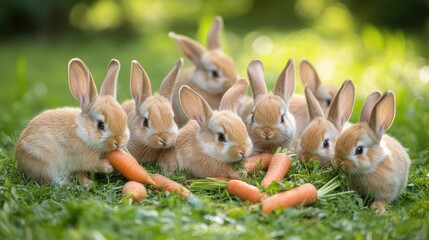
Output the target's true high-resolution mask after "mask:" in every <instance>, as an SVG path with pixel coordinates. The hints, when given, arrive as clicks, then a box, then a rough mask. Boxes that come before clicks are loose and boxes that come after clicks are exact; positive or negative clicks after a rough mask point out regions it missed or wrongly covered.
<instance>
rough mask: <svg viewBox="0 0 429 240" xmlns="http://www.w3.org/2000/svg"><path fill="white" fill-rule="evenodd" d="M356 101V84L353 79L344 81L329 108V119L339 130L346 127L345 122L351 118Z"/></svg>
mask: <svg viewBox="0 0 429 240" xmlns="http://www.w3.org/2000/svg"><path fill="white" fill-rule="evenodd" d="M354 102H355V86H354V84H353V82H352V80H350V79H348V80H346V81H344V82H343V85H342V86H341V88H340V90H339V91H338V93H337V95H335V97H334V100H332V103H331V106H329V110H328V120H329V121H330V122H332V123H333V124H334V126H335V127H336V128H337V130H338V131H340V132H341V130H342V129H343V127H344V124H345V123H346V122H347V121H348V120H349V119H350V116H351V115H352V112H353V105H354Z"/></svg>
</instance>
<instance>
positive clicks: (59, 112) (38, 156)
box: [15, 58, 130, 187]
mask: <svg viewBox="0 0 429 240" xmlns="http://www.w3.org/2000/svg"><path fill="white" fill-rule="evenodd" d="M119 69H120V63H119V62H118V61H117V60H115V59H112V61H111V62H110V64H109V67H108V73H107V75H106V77H105V79H104V82H103V85H102V87H101V90H100V95H98V93H97V88H96V85H95V83H94V80H93V78H92V75H91V73H90V71H89V70H88V67H87V66H86V65H85V63H84V62H83V61H82V60H80V59H79V58H73V59H71V60H70V62H69V65H68V70H69V71H68V76H69V84H70V90H71V92H72V95H73V96H74V97H75V98H76V99H77V100H79V102H80V109H79V108H72V107H63V108H58V109H52V110H46V111H44V112H42V113H40V114H39V115H37V116H36V117H34V118H33V119H32V120H31V121H30V123H29V124H28V126H27V127H26V128H25V129H24V131H23V132H22V134H21V136H20V137H19V139H18V142H17V145H16V153H15V156H16V161H17V165H18V167H19V168H21V169H22V170H23V171H24V174H25V175H26V176H27V177H29V178H30V179H34V180H35V181H37V182H38V183H41V184H58V185H60V186H64V185H67V184H69V183H70V176H71V175H74V176H76V177H78V179H79V180H80V183H81V184H82V185H84V186H86V187H89V186H91V184H92V181H91V180H89V179H88V175H87V172H103V173H110V172H112V171H113V168H112V166H111V165H110V163H109V162H108V161H107V160H106V159H104V154H105V153H106V152H109V151H112V150H115V149H122V148H124V147H125V146H126V144H127V142H128V140H129V135H130V134H129V130H128V127H127V114H126V113H125V112H124V111H123V110H122V108H121V106H120V105H119V103H118V102H117V101H116V84H117V78H118V72H119Z"/></svg>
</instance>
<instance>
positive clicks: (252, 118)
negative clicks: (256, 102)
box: [250, 113, 255, 123]
mask: <svg viewBox="0 0 429 240" xmlns="http://www.w3.org/2000/svg"><path fill="white" fill-rule="evenodd" d="M250 121H252V123H254V122H255V114H253V113H252V117H251V118H250Z"/></svg>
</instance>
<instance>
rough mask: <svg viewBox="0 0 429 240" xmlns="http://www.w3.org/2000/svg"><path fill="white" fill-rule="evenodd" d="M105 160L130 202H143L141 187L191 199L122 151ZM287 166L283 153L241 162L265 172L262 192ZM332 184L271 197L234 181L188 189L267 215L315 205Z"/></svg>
mask: <svg viewBox="0 0 429 240" xmlns="http://www.w3.org/2000/svg"><path fill="white" fill-rule="evenodd" d="M106 158H107V160H108V161H109V162H110V164H112V166H113V167H114V168H115V169H116V170H118V171H119V172H120V173H121V174H122V175H124V176H125V177H126V178H127V179H128V180H129V182H127V183H126V184H125V185H124V187H123V191H122V193H123V195H124V196H128V197H130V198H132V199H133V200H134V201H141V200H142V199H144V198H146V195H147V193H146V188H145V186H144V184H149V185H151V186H153V187H154V188H155V189H156V190H158V191H163V190H166V191H169V192H172V193H176V194H179V196H181V197H182V198H184V199H186V198H188V197H189V196H190V195H191V192H190V191H189V189H187V188H186V187H184V186H183V185H181V184H179V183H177V182H175V181H173V180H171V179H169V178H167V177H165V176H163V175H161V174H153V175H152V176H150V174H149V173H148V172H147V171H146V170H145V169H144V168H143V166H141V165H140V164H139V163H138V162H137V161H136V159H135V158H134V157H133V156H132V155H130V154H129V153H127V152H125V151H123V150H115V151H112V152H109V153H107V154H106ZM291 165H292V160H291V158H290V157H289V156H288V155H287V154H284V153H275V154H274V155H272V154H269V153H262V154H259V155H256V156H253V157H250V158H248V159H247V160H246V162H244V168H245V169H246V171H247V172H248V173H253V172H255V171H256V170H258V169H260V170H267V171H266V174H265V176H264V178H263V180H262V181H261V187H263V188H267V187H268V186H269V185H270V184H272V183H275V182H276V183H277V182H280V181H281V180H282V179H283V178H284V177H285V176H286V175H287V173H288V171H289V169H290V167H291ZM334 181H335V178H334V179H332V180H331V181H329V182H328V183H327V184H325V186H323V187H322V188H320V189H319V190H317V188H316V187H315V186H314V185H313V184H311V183H305V184H302V185H301V186H298V187H295V188H292V189H290V190H287V191H284V192H280V193H277V194H274V195H272V196H269V195H268V194H266V193H265V192H263V191H261V190H260V189H259V188H258V187H256V186H253V185H251V184H248V183H246V182H244V181H241V180H237V179H233V180H230V179H219V178H207V179H206V180H193V181H191V182H192V184H191V188H193V189H208V188H225V189H226V190H227V191H228V192H229V193H230V194H233V195H235V196H237V197H238V198H239V199H241V200H243V201H249V202H250V203H252V204H261V206H262V212H263V213H265V214H270V213H272V212H273V211H275V210H276V209H284V208H288V207H294V206H306V205H310V204H313V203H315V202H316V200H317V199H320V198H324V197H326V196H329V195H330V194H329V193H330V192H331V191H332V190H334V189H335V188H337V187H338V186H339V183H338V182H334Z"/></svg>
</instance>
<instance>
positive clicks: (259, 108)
mask: <svg viewBox="0 0 429 240" xmlns="http://www.w3.org/2000/svg"><path fill="white" fill-rule="evenodd" d="M247 73H248V75H249V80H250V83H251V86H252V93H253V100H254V106H253V111H252V113H251V114H250V115H249V117H248V120H247V129H248V132H249V135H250V136H251V138H252V142H253V144H254V151H253V153H252V155H256V154H258V153H261V152H271V153H273V152H275V151H276V149H277V148H278V147H282V148H288V147H289V146H290V143H291V141H292V138H293V136H294V134H295V129H296V123H295V118H294V117H293V115H292V114H291V113H290V112H289V110H288V102H289V100H290V98H291V96H292V94H293V92H294V90H295V69H294V62H293V60H292V59H289V61H288V62H287V65H286V66H285V68H284V69H283V71H282V72H281V74H280V76H279V78H278V79H277V82H276V85H275V87H274V92H273V93H268V91H267V87H266V84H265V80H264V67H263V64H262V62H261V61H259V60H254V61H252V62H250V64H249V66H248V68H247Z"/></svg>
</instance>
